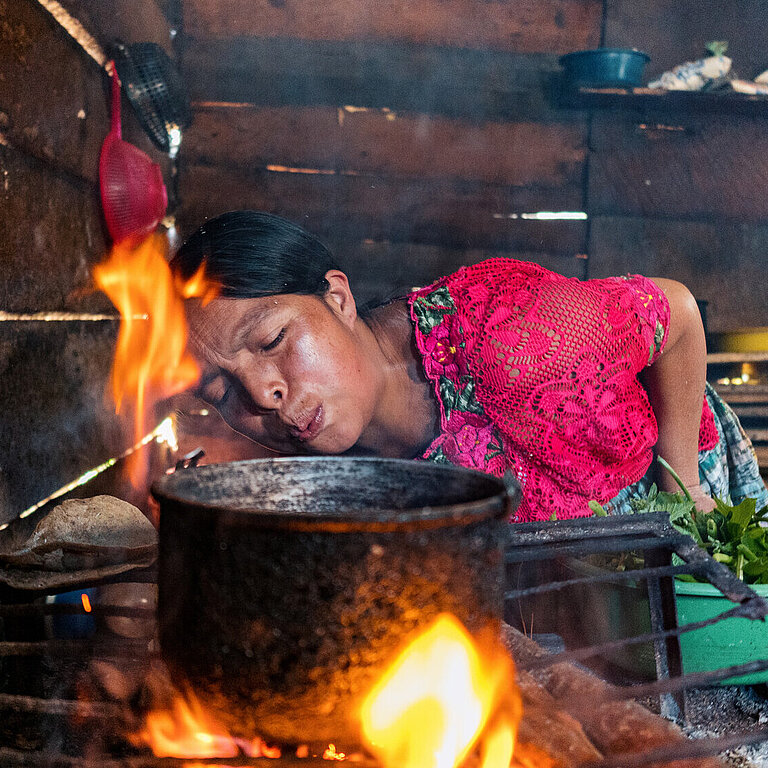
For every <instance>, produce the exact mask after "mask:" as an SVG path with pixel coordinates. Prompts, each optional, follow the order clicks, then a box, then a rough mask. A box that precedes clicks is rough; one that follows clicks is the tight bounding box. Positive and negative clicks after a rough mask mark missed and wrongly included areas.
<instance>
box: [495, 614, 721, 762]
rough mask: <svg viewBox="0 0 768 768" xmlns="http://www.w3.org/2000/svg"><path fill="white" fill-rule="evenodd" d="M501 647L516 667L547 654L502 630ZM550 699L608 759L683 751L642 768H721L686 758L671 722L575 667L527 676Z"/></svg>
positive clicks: (683, 742) (508, 629) (556, 667)
mask: <svg viewBox="0 0 768 768" xmlns="http://www.w3.org/2000/svg"><path fill="white" fill-rule="evenodd" d="M505 642H506V643H507V646H508V647H509V649H510V650H511V652H512V655H513V657H514V658H515V661H516V662H517V664H518V665H519V666H523V667H524V666H525V665H526V663H529V662H531V661H533V660H534V659H537V658H540V657H541V656H542V655H544V654H545V653H546V652H545V651H543V650H542V649H541V647H540V646H538V645H537V644H536V643H535V642H533V640H529V639H528V638H527V637H525V635H523V634H522V633H520V632H518V631H517V630H515V629H513V628H512V627H509V626H507V627H505ZM531 677H533V679H534V680H536V681H538V682H539V683H541V685H543V686H544V688H545V689H546V690H547V691H548V692H549V693H550V694H551V695H552V697H553V699H554V701H555V704H556V706H557V707H559V708H561V709H563V710H564V711H565V712H567V713H568V714H570V715H572V716H573V717H574V718H575V719H576V720H578V721H579V722H580V723H581V725H582V727H583V729H584V732H585V733H586V735H587V736H588V737H589V739H590V740H591V741H592V743H593V744H594V745H595V746H596V747H597V748H598V749H599V750H600V751H601V752H602V753H603V754H604V755H605V756H606V757H612V756H616V757H618V756H625V759H628V758H629V757H630V756H631V755H640V754H642V753H648V752H649V751H650V750H653V749H654V748H660V747H672V748H674V747H677V746H679V747H681V749H680V750H679V752H680V755H679V758H678V759H676V760H673V761H669V760H664V761H663V762H662V761H661V760H660V761H659V762H655V763H654V762H651V761H648V760H645V761H643V762H642V764H643V765H645V766H647V768H662V765H663V766H664V767H665V768H683V767H685V768H722V765H723V763H722V762H721V761H720V760H718V759H716V758H707V757H703V758H697V756H696V754H695V749H691V754H690V756H688V755H685V752H686V749H687V748H689V747H695V746H696V743H695V742H693V743H691V742H689V740H688V739H687V738H686V736H685V735H684V734H683V733H682V731H681V730H680V729H679V728H677V726H675V725H674V724H672V723H671V722H669V721H667V720H664V719H662V718H661V717H658V716H657V715H654V714H653V713H652V712H650V711H649V710H647V709H646V708H645V707H644V706H642V705H641V704H639V703H637V702H635V701H619V700H617V698H618V697H616V695H615V688H614V686H612V685H610V684H609V683H606V682H605V681H603V680H600V678H598V677H597V676H595V675H593V674H591V673H590V672H587V671H585V670H583V669H580V668H578V667H576V666H574V665H573V664H568V663H560V664H553V665H551V666H549V667H546V668H544V669H537V670H535V671H534V672H532V673H531Z"/></svg>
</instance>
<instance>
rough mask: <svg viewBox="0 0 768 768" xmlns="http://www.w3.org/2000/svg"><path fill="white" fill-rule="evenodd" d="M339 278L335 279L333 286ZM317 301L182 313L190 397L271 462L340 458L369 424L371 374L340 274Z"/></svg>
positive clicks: (247, 303)
mask: <svg viewBox="0 0 768 768" xmlns="http://www.w3.org/2000/svg"><path fill="white" fill-rule="evenodd" d="M339 276H340V277H339ZM326 279H328V280H329V283H330V285H331V288H330V289H329V291H328V292H327V293H326V294H325V296H322V297H318V296H303V295H297V294H283V295H277V296H268V297H264V298H256V299H231V298H216V299H214V300H213V301H211V302H210V303H209V304H207V305H206V306H204V307H203V306H201V304H200V302H199V301H190V302H188V304H187V318H188V322H189V330H190V349H191V351H192V353H193V354H194V355H195V357H196V358H197V360H198V362H199V364H200V366H201V377H200V382H199V384H198V388H197V392H198V394H199V395H200V397H202V398H203V399H204V400H205V401H207V402H208V403H210V404H211V405H212V406H213V407H214V408H216V409H217V410H218V411H219V413H221V415H222V417H223V418H224V420H225V421H226V422H227V423H228V424H229V425H230V426H232V427H233V428H234V429H236V430H237V431H238V432H241V433H242V434H244V435H246V436H247V437H250V438H251V439H253V440H255V441H257V442H258V443H261V444H262V445H265V446H266V447H268V448H271V449H273V450H276V451H279V452H281V453H290V454H296V453H322V454H324V453H341V452H343V451H346V450H347V449H349V448H351V447H352V446H353V445H355V443H356V442H357V441H358V440H359V439H360V436H361V434H362V433H363V431H364V430H365V428H366V426H368V424H369V423H370V421H371V419H372V417H373V414H374V410H375V403H376V401H377V396H378V393H379V391H380V387H381V384H382V382H381V368H380V366H378V365H377V364H376V363H375V361H374V360H373V359H372V356H371V355H370V354H369V353H368V350H369V349H370V348H369V347H368V346H367V345H366V344H365V343H363V341H362V340H361V332H360V327H359V326H360V324H361V321H360V320H359V319H358V318H357V311H356V308H355V304H354V299H353V298H352V294H351V293H350V292H349V286H348V284H347V281H346V277H345V276H344V275H343V273H340V272H337V271H335V270H334V271H332V272H329V273H328V274H327V275H326Z"/></svg>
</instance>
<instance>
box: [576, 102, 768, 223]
mask: <svg viewBox="0 0 768 768" xmlns="http://www.w3.org/2000/svg"><path fill="white" fill-rule="evenodd" d="M591 146H592V148H593V150H594V152H593V154H592V156H591V159H590V177H589V212H590V214H593V215H615V214H618V213H621V214H628V215H643V216H659V217H667V218H676V219H680V218H698V219H706V218H711V217H719V218H723V217H725V218H732V219H738V220H747V221H761V220H762V221H764V220H767V219H768V196H767V195H766V194H765V191H766V183H768V121H767V120H765V119H760V118H754V119H750V118H738V117H734V118H730V117H727V116H710V117H709V118H697V117H692V116H680V117H679V118H677V119H675V118H674V116H666V117H661V118H658V119H655V118H654V117H653V116H651V115H646V116H643V117H638V116H636V115H617V114H616V113H610V114H603V113H601V114H599V115H595V118H594V122H593V129H592V136H591Z"/></svg>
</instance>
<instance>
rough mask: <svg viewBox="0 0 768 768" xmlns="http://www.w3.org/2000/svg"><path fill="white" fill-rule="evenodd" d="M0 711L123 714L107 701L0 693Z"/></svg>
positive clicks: (95, 715)
mask: <svg viewBox="0 0 768 768" xmlns="http://www.w3.org/2000/svg"><path fill="white" fill-rule="evenodd" d="M0 711H3V712H17V713H30V714H35V715H56V716H60V717H71V716H72V715H75V716H76V717H88V718H99V719H106V720H114V719H115V718H120V717H121V716H122V715H124V714H125V710H124V709H123V708H122V707H120V706H118V705H117V704H110V703H108V702H101V701H99V702H92V701H75V700H72V699H38V698H35V697H34V696H19V695H12V694H9V693H0Z"/></svg>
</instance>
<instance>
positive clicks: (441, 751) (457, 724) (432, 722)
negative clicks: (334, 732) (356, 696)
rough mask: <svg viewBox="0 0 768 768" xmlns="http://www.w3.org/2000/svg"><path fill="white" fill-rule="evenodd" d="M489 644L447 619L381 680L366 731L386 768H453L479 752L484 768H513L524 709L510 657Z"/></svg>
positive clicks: (369, 705) (370, 701) (367, 705)
mask: <svg viewBox="0 0 768 768" xmlns="http://www.w3.org/2000/svg"><path fill="white" fill-rule="evenodd" d="M484 645H487V646H488V647H487V648H486V647H484V648H483V652H482V653H481V651H480V649H479V648H478V646H477V645H476V644H475V642H474V641H473V639H472V637H471V636H470V635H469V633H468V632H467V630H466V629H465V628H464V626H463V625H462V624H461V623H460V622H459V621H458V620H457V619H455V618H454V617H453V616H451V615H449V614H442V615H440V616H439V617H438V618H437V619H436V620H435V621H434V623H433V624H432V625H431V626H430V627H429V628H428V629H427V630H426V631H425V632H424V633H422V634H421V635H419V636H418V637H417V638H416V639H415V640H414V641H413V642H412V643H411V644H410V645H409V646H408V647H407V648H406V649H405V650H404V651H403V652H402V654H401V655H400V656H399V657H398V658H397V659H396V660H395V662H394V663H393V664H392V666H391V667H390V668H389V669H388V670H387V672H386V673H385V674H384V676H383V677H382V678H381V679H380V680H379V681H378V682H377V684H376V685H375V686H374V688H373V690H372V691H371V693H370V694H369V695H368V697H367V698H366V700H365V702H364V704H363V707H362V730H363V736H364V738H365V741H366V743H367V745H368V747H369V748H370V750H371V752H373V754H374V755H375V756H376V757H377V758H378V760H379V761H380V762H381V764H382V765H383V766H384V768H455V767H456V766H458V765H460V764H461V762H462V761H463V760H464V758H465V757H466V756H467V755H468V754H469V752H470V750H472V749H473V748H474V747H475V746H479V747H480V750H481V753H482V756H483V762H482V768H508V766H509V764H510V760H511V758H512V754H513V751H514V744H515V737H516V734H517V724H518V722H519V720H520V715H521V713H522V705H521V701H520V696H519V693H518V692H517V689H516V687H515V685H514V674H513V672H514V670H513V665H512V660H511V659H510V658H509V655H508V654H507V653H506V652H505V651H504V650H503V648H501V647H500V644H498V643H494V642H491V641H490V635H489V640H488V642H486V643H484ZM489 723H492V728H486V726H487V725H488V724H489Z"/></svg>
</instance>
